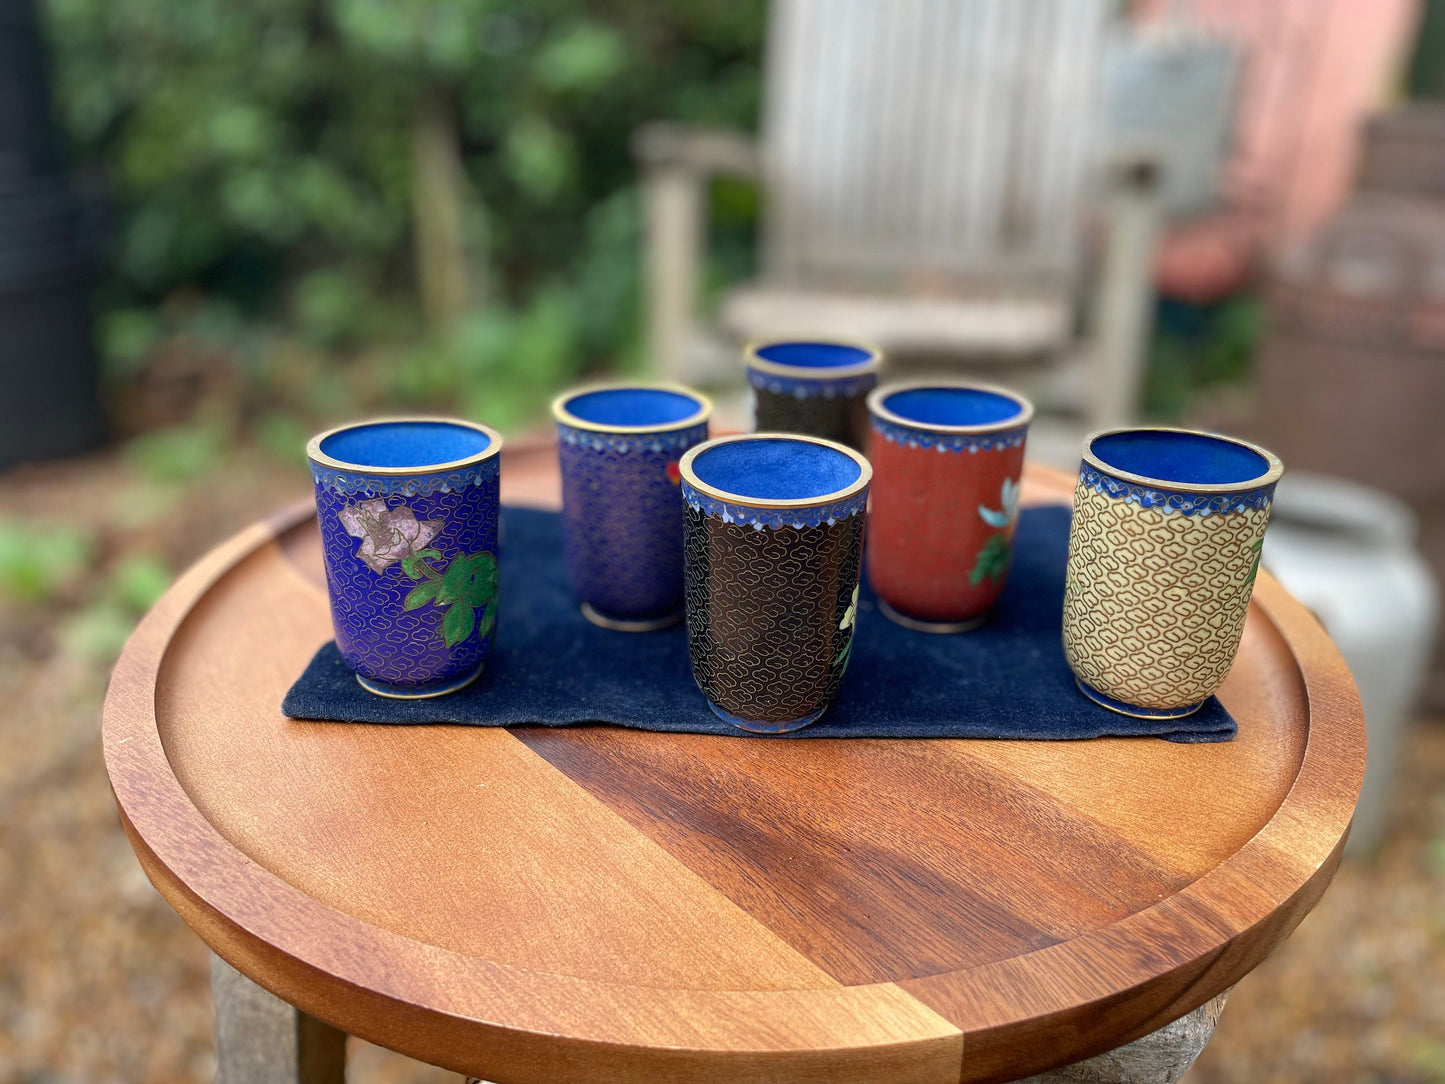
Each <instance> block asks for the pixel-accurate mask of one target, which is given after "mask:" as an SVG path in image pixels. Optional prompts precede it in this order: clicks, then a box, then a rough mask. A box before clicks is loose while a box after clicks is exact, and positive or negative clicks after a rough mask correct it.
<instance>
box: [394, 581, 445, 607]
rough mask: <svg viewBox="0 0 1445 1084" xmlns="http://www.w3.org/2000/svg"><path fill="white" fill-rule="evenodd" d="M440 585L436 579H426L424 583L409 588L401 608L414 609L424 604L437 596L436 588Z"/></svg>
mask: <svg viewBox="0 0 1445 1084" xmlns="http://www.w3.org/2000/svg"><path fill="white" fill-rule="evenodd" d="M440 586H441V585H440V584H439V583H437V581H436V580H427V581H426V583H419V584H417V585H416V586H415V587H413V588H412V589H411V593H410V594H409V595H407V596H406V601H405V602H403V603H402V604H401V605H402V609H404V610H415V609H418V608H419V607H422V606H425V605H426V604H427V603H428V602H430V601H432V599H434V598H436V597H437V588H438V587H440Z"/></svg>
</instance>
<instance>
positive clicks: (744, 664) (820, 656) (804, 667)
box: [684, 507, 865, 724]
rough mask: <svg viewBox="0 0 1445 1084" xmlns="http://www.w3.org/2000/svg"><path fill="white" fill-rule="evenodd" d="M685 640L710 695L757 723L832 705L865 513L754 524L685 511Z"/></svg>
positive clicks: (843, 663)
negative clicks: (794, 523)
mask: <svg viewBox="0 0 1445 1084" xmlns="http://www.w3.org/2000/svg"><path fill="white" fill-rule="evenodd" d="M684 519H685V521H686V524H687V529H686V538H687V639H688V649H689V652H690V654H691V656H692V672H693V676H694V677H695V678H696V679H697V683H698V685H699V687H701V689H702V691H703V695H704V696H706V697H707V698H708V699H709V700H711V701H712V702H713V703H714V704H717V705H718V706H719V707H721V708H722V709H723V710H724V711H727V712H729V713H731V714H733V715H736V716H738V717H740V718H742V719H746V720H748V721H749V722H754V723H769V724H776V723H786V722H789V721H791V720H795V719H801V718H803V717H804V716H806V715H810V714H812V713H813V712H815V711H818V710H819V709H821V708H823V707H826V706H827V705H828V703H829V702H830V701H832V699H833V695H834V694H835V693H836V692H837V691H838V684H839V682H841V681H842V680H843V672H844V670H846V669H847V665H848V659H847V654H846V651H845V649H846V648H847V647H848V646H849V643H850V641H851V639H852V637H853V621H852V620H851V619H848V620H845V618H851V616H852V615H850V613H849V610H850V607H851V606H852V604H853V600H854V598H855V593H856V591H857V590H858V570H859V564H860V558H861V556H862V549H863V529H864V523H865V517H863V516H862V515H856V516H851V517H848V518H845V519H837V520H834V521H833V522H832V523H822V524H818V525H815V526H805V527H802V528H801V529H800V528H796V527H788V526H784V527H777V528H769V529H761V530H755V529H753V527H751V526H745V525H743V524H739V523H731V522H729V523H724V522H723V520H722V518H721V517H720V516H716V515H708V514H707V513H706V512H704V511H703V510H702V509H701V508H696V507H687V508H686V509H685V511H684Z"/></svg>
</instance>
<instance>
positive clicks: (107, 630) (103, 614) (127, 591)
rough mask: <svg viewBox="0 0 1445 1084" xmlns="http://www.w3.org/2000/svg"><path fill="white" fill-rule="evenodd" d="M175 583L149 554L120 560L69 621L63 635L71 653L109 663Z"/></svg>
mask: <svg viewBox="0 0 1445 1084" xmlns="http://www.w3.org/2000/svg"><path fill="white" fill-rule="evenodd" d="M170 584H171V572H170V569H169V568H167V567H166V565H165V563H164V562H162V561H161V560H159V559H158V558H156V557H154V556H151V555H149V554H145V553H136V554H131V555H130V556H127V557H124V558H122V559H121V560H120V562H119V563H117V564H116V566H115V567H114V568H113V569H111V570H110V572H109V574H108V575H107V576H106V577H105V578H104V580H103V581H102V582H101V584H100V585H99V587H98V589H96V590H94V591H93V592H92V593H91V594H90V597H89V598H87V600H86V603H85V605H84V607H83V608H82V609H81V610H80V611H79V612H78V613H75V614H73V615H72V616H71V617H70V618H69V619H68V620H67V621H66V622H65V625H64V628H63V631H62V636H63V639H64V641H65V644H66V646H67V648H69V650H71V651H72V652H75V653H76V654H79V655H83V656H86V657H88V658H93V659H100V660H109V659H113V658H115V657H116V656H117V655H119V654H120V649H121V648H122V647H124V646H125V641H126V639H127V638H128V637H129V636H130V634H131V631H132V630H133V629H134V628H135V625H136V622H137V621H138V620H139V619H140V617H141V615H142V614H144V613H145V612H146V611H147V610H148V609H150V608H151V607H152V606H153V605H155V603H156V600H157V599H159V598H160V597H161V595H162V594H164V593H165V590H166V588H167V587H169V586H170Z"/></svg>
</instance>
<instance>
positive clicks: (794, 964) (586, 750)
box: [104, 445, 1365, 1084]
mask: <svg viewBox="0 0 1445 1084" xmlns="http://www.w3.org/2000/svg"><path fill="white" fill-rule="evenodd" d="M503 463H504V465H503V493H504V499H505V500H509V501H512V502H513V503H530V504H533V505H536V506H547V505H549V504H550V505H555V503H556V501H557V482H556V475H555V466H554V463H555V457H554V453H553V452H552V451H551V450H550V449H548V448H546V447H540V446H536V445H533V446H531V447H523V448H520V449H518V450H517V451H516V452H512V453H504V460H503ZM1071 493H1072V479H1070V478H1068V477H1066V476H1064V475H1061V474H1057V473H1052V472H1047V471H1041V470H1038V469H1030V470H1029V472H1028V473H1027V476H1026V481H1025V488H1024V494H1025V501H1026V503H1027V502H1029V501H1032V502H1035V503H1038V502H1046V501H1068V500H1069V499H1070V496H1071ZM330 636H331V626H330V621H329V615H328V611H327V604H326V592H325V587H324V580H323V578H322V571H321V562H320V553H319V547H318V543H317V533H316V526H315V520H314V516H313V515H312V514H311V513H310V512H309V511H308V510H307V509H306V508H297V509H293V510H292V511H290V512H288V513H285V514H282V515H280V516H277V517H276V518H274V519H273V520H271V521H269V522H267V523H263V524H260V525H257V526H255V527H252V528H251V529H249V530H247V531H244V532H242V533H241V534H240V535H238V536H236V537H235V538H233V539H231V540H230V541H229V542H226V543H225V544H224V545H222V546H220V547H219V548H218V549H216V550H215V551H213V552H212V553H211V554H210V555H209V556H207V557H206V558H205V559H204V560H202V561H201V562H200V563H199V564H197V565H196V566H195V567H194V568H192V569H191V570H190V571H189V572H187V573H186V574H185V575H184V576H183V577H182V578H181V579H180V581H179V582H178V583H177V584H176V585H175V586H174V587H173V588H172V589H171V590H170V592H169V593H168V594H167V595H166V596H165V597H164V598H163V599H162V600H161V602H160V603H159V604H158V605H157V606H156V607H155V609H154V610H153V611H152V612H151V613H150V614H149V616H147V617H146V619H145V620H144V621H143V622H142V624H141V626H140V628H139V629H138V630H137V631H136V633H135V635H134V637H133V638H132V639H131V642H130V644H129V645H128V646H127V648H126V650H125V653H124V654H123V656H122V657H121V659H120V661H119V663H118V664H117V666H116V669H115V675H114V677H113V680H112V682H111V687H110V693H109V696H108V698H107V701H106V706H105V723H104V743H105V758H106V765H107V768H108V770H109V773H110V780H111V784H112V787H113V788H114V791H115V796H116V800H117V802H118V804H119V806H120V812H121V816H122V819H123V821H124V823H125V828H126V831H127V832H128V834H129V836H130V840H131V843H132V845H133V846H134V847H135V850H136V853H137V855H138V856H139V857H140V861H141V863H142V864H143V865H144V867H145V870H146V872H147V873H148V874H149V876H150V878H151V880H152V881H153V882H154V883H155V885H156V887H157V888H158V889H159V890H160V891H161V893H162V894H163V895H164V896H165V897H166V899H167V900H169V901H170V903H171V904H172V906H174V907H175V909H176V910H177V911H178V912H179V913H180V914H181V916H182V917H183V918H184V919H185V920H186V921H187V922H188V923H189V924H190V925H191V926H192V927H193V928H194V929H195V930H196V931H197V932H198V933H199V934H200V936H201V937H202V938H203V939H204V940H205V941H206V943H207V944H209V945H210V946H211V948H212V949H213V950H214V951H215V952H216V953H217V954H218V955H219V956H220V957H222V958H223V959H224V960H226V961H229V963H230V964H231V965H233V966H234V967H235V968H236V969H238V970H239V971H240V972H242V973H243V974H244V975H246V976H249V977H250V978H251V979H252V980H254V981H255V982H256V983H259V984H260V985H261V986H263V987H265V988H266V989H268V990H270V991H271V992H273V993H274V994H276V995H278V996H279V997H281V998H283V999H284V1000H285V1001H286V1002H289V1003H290V1004H291V1005H294V1006H296V1007H298V1008H299V1009H301V1010H303V1011H304V1012H305V1013H307V1014H310V1015H311V1016H313V1017H315V1018H317V1019H319V1020H321V1021H325V1022H326V1023H329V1024H331V1025H334V1026H335V1027H336V1028H339V1029H341V1030H343V1031H345V1032H347V1033H350V1034H354V1035H358V1036H361V1037H363V1038H365V1039H367V1040H370V1041H372V1042H375V1043H379V1044H381V1045H383V1046H387V1047H390V1048H392V1049H394V1050H398V1051H401V1052H402V1053H405V1054H409V1055H411V1056H413V1057H416V1058H419V1059H422V1060H424V1061H427V1062H431V1063H433V1064H436V1065H441V1066H444V1067H447V1068H451V1069H455V1070H458V1071H460V1072H465V1073H470V1074H474V1075H477V1076H482V1077H486V1078H489V1079H492V1080H498V1081H505V1082H507V1084H543V1082H546V1084H566V1082H568V1081H579V1082H580V1081H607V1082H624V1084H626V1082H636V1084H644V1082H646V1084H658V1082H665V1081H683V1080H718V1081H727V1082H729V1084H748V1082H752V1081H758V1082H762V1081H781V1080H786V1081H789V1082H790V1084H807V1082H812V1081H817V1082H820V1084H821V1082H824V1081H827V1082H830V1084H838V1082H845V1081H859V1082H862V1081H877V1082H879V1084H883V1082H887V1084H904V1082H914V1081H916V1082H937V1084H955V1082H957V1081H975V1080H1005V1079H1014V1078H1016V1077H1019V1076H1022V1075H1025V1074H1028V1073H1032V1072H1038V1071H1040V1070H1043V1069H1046V1068H1048V1067H1051V1066H1054V1065H1060V1064H1064V1063H1067V1062H1071V1061H1075V1060H1078V1059H1080V1058H1083V1057H1086V1056H1089V1055H1092V1054H1095V1053H1097V1052H1099V1051H1101V1050H1106V1049H1109V1048H1112V1047H1115V1046H1118V1045H1120V1044H1122V1043H1125V1042H1128V1041H1129V1040H1131V1039H1134V1038H1136V1037H1138V1036H1140V1035H1143V1034H1145V1033H1146V1032H1150V1031H1152V1030H1154V1029H1156V1028H1158V1027H1160V1026H1161V1025H1163V1024H1165V1023H1167V1022H1168V1021H1170V1020H1173V1019H1174V1018H1176V1017H1178V1016H1180V1015H1181V1014H1183V1013H1184V1012H1186V1011H1188V1010H1191V1009H1193V1008H1194V1007H1196V1006H1198V1005H1200V1004H1201V1003H1203V1002H1205V1001H1206V1000H1207V999H1209V998H1211V997H1213V996H1214V995H1216V994H1218V993H1220V992H1221V991H1223V990H1225V989H1227V988H1228V987H1229V986H1230V985H1232V984H1233V983H1234V982H1236V981H1237V980H1238V979H1239V978H1240V977H1241V976H1242V975H1244V974H1245V973H1246V972H1248V971H1249V970H1250V969H1251V968H1253V967H1254V966H1255V965H1256V964H1258V963H1259V962H1260V961H1261V960H1262V959H1263V958H1264V957H1265V955H1266V954H1268V953H1269V951H1270V950H1271V949H1272V948H1274V946H1275V945H1276V944H1278V943H1279V942H1280V940H1281V939H1282V938H1284V937H1285V936H1286V935H1287V934H1288V933H1289V932H1290V930H1292V929H1293V928H1294V926H1295V925H1296V923H1298V922H1299V921H1300V919H1301V918H1303V917H1304V915H1305V914H1306V913H1307V912H1308V911H1309V909H1310V908H1311V907H1312V906H1313V905H1314V903H1315V901H1316V900H1317V899H1318V898H1319V896H1320V893H1321V892H1323V891H1324V888H1325V886H1326V884H1327V883H1328V882H1329V880H1330V877H1331V875H1332V874H1333V872H1334V870H1335V867H1336V864H1337V862H1338V860H1339V856H1340V851H1341V847H1342V845H1343V842H1344V839H1345V835H1346V832H1347V830H1348V827H1349V823H1350V816H1351V814H1352V812H1353V810H1354V805H1355V800H1356V797H1357V795H1358V793H1359V787H1360V781H1361V777H1362V774H1363V768H1364V759H1365V754H1364V728H1363V722H1362V718H1361V713H1360V706H1359V701H1358V699H1357V697H1356V695H1355V691H1354V687H1353V685H1352V683H1351V681H1350V678H1349V675H1348V673H1347V672H1346V670H1345V667H1344V665H1343V663H1342V662H1341V661H1340V658H1339V655H1338V654H1337V653H1336V652H1335V650H1334V648H1333V646H1332V645H1331V644H1330V642H1329V640H1328V639H1327V638H1326V636H1325V634H1324V632H1323V631H1322V630H1321V629H1320V627H1319V625H1318V624H1317V623H1316V622H1315V621H1314V619H1313V618H1312V617H1310V615H1309V614H1308V613H1306V612H1305V611H1304V609H1303V608H1302V607H1300V606H1299V604H1297V603H1296V602H1294V601H1293V600H1292V599H1291V598H1290V597H1289V596H1288V595H1287V594H1286V593H1285V592H1284V590H1283V589H1282V588H1281V587H1280V586H1279V585H1278V584H1277V583H1276V582H1275V581H1274V580H1273V579H1272V578H1271V577H1269V576H1268V575H1262V576H1260V578H1259V583H1258V586H1257V588H1256V590H1255V596H1254V603H1253V605H1252V607H1251V612H1250V617H1249V621H1248V624H1247V626H1246V629H1245V633H1244V642H1243V646H1242V648H1241V650H1240V654H1239V659H1238V661H1237V663H1236V664H1235V667H1234V670H1233V672H1232V673H1231V675H1230V677H1229V680H1228V682H1227V683H1226V685H1225V687H1224V690H1223V692H1222V693H1221V696H1222V698H1223V700H1224V702H1225V704H1226V705H1227V706H1228V708H1229V710H1230V711H1231V712H1232V713H1233V714H1234V716H1235V718H1236V719H1237V720H1238V722H1239V736H1238V738H1236V739H1235V740H1234V741H1232V742H1228V743H1224V744H1214V745H1177V744H1171V743H1169V742H1166V741H1160V740H1157V739H1151V738H1140V739H1096V740H1093V741H1087V742H1028V741H1020V742H1009V741H963V740H935V741H877V740H866V741H865V740H852V741H821V740H814V741H768V740H757V739H741V738H726V737H710V736H698V735H676V734H660V733H650V732H641V731H630V730H624V729H620V728H614V727H600V726H599V727H577V728H572V729H547V728H541V727H536V728H514V729H509V730H502V729H496V728H483V727H462V726H438V727H411V726H395V727H389V726H372V725H357V724H337V723H318V722H298V721H295V720H291V719H288V718H286V717H285V716H283V715H282V714H281V711H280V703H281V698H282V694H283V693H284V692H285V690H286V688H287V687H288V685H289V684H290V683H291V682H292V681H293V680H294V679H295V678H296V677H297V675H298V674H299V673H300V672H301V670H302V668H303V667H304V666H305V664H306V662H307V660H308V659H309V658H310V657H311V654H312V652H313V651H314V650H315V649H316V648H317V647H319V646H320V645H321V644H322V643H324V642H325V641H326V640H327V639H328V638H329V637H330ZM900 695H906V692H905V691H904V690H900Z"/></svg>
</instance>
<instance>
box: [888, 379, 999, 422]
mask: <svg viewBox="0 0 1445 1084" xmlns="http://www.w3.org/2000/svg"><path fill="white" fill-rule="evenodd" d="M883 405H884V406H885V407H887V408H888V409H889V410H891V411H892V412H893V413H894V414H896V415H898V416H899V417H900V418H903V419H905V420H906V421H910V422H918V423H919V424H920V425H993V424H994V423H996V422H1006V421H1008V420H1009V419H1010V418H1013V417H1017V416H1018V415H1020V414H1022V413H1023V412H1024V408H1023V407H1022V406H1021V405H1020V404H1019V402H1018V401H1017V400H1015V399H1010V398H1009V397H1008V396H1007V395H1000V394H998V392H993V391H984V390H983V389H981V388H948V387H942V388H908V389H906V390H904V391H896V392H894V393H893V394H892V395H890V396H887V397H886V398H885V399H884V400H883Z"/></svg>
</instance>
